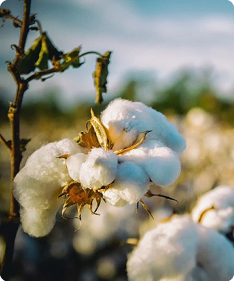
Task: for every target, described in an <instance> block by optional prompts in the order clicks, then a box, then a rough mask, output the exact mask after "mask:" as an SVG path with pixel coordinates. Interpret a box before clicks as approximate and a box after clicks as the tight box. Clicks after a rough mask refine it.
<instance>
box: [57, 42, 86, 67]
mask: <svg viewBox="0 0 234 281" xmlns="http://www.w3.org/2000/svg"><path fill="white" fill-rule="evenodd" d="M80 50H81V47H78V48H75V49H74V50H73V51H71V52H69V53H66V54H64V55H63V57H62V59H63V61H62V62H60V63H59V64H58V66H57V67H58V69H59V71H64V70H65V69H67V68H68V67H69V66H73V67H74V68H78V67H80V66H81V65H82V64H83V63H81V62H80V57H79V54H80Z"/></svg>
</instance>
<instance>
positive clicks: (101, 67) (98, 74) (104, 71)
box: [93, 52, 111, 103]
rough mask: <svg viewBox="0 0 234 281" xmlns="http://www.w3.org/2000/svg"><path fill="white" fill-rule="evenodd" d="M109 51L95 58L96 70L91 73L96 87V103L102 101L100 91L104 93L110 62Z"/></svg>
mask: <svg viewBox="0 0 234 281" xmlns="http://www.w3.org/2000/svg"><path fill="white" fill-rule="evenodd" d="M110 56H111V52H106V53H105V54H104V55H103V56H101V57H99V58H97V62H96V70H95V71H94V73H93V78H94V85H95V88H96V103H101V102H102V101H103V97H102V93H106V91H107V89H106V84H107V76H108V65H109V63H110Z"/></svg>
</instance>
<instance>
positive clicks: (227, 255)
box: [195, 226, 234, 281]
mask: <svg viewBox="0 0 234 281" xmlns="http://www.w3.org/2000/svg"><path fill="white" fill-rule="evenodd" d="M197 231H198V235H199V245H198V251H197V264H198V267H199V268H200V271H203V272H204V273H205V274H206V275H207V277H209V278H208V280H212V281H220V280H228V281H229V280H231V279H232V277H233V276H234V263H233V261H234V248H233V245H232V244H231V242H229V240H228V239H227V238H226V237H225V236H223V235H222V234H220V233H218V232H217V231H214V230H213V229H209V228H206V227H203V226H199V227H197ZM196 280H199V279H198V278H196V279H195V281H196Z"/></svg>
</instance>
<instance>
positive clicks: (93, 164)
mask: <svg viewBox="0 0 234 281" xmlns="http://www.w3.org/2000/svg"><path fill="white" fill-rule="evenodd" d="M116 172H117V156H116V154H114V152H113V151H105V150H104V149H103V148H93V149H92V150H91V151H90V152H89V154H88V155H87V159H86V161H85V162H84V163H83V164H82V165H81V168H80V183H81V185H82V186H83V187H85V188H92V189H99V188H101V187H102V186H106V185H108V184H110V183H111V182H112V181H113V180H114V179H115V176H116Z"/></svg>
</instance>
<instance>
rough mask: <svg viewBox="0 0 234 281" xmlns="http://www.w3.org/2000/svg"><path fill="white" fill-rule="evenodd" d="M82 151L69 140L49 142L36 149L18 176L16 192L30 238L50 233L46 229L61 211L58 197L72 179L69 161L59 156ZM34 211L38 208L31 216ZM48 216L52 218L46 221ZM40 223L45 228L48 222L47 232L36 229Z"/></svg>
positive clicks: (40, 228) (22, 219)
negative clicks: (59, 210) (67, 164)
mask: <svg viewBox="0 0 234 281" xmlns="http://www.w3.org/2000/svg"><path fill="white" fill-rule="evenodd" d="M81 151H82V148H81V147H79V146H78V145H77V144H76V143H75V142H73V141H72V140H69V139H63V140H61V141H58V142H53V143H49V144H47V145H45V146H42V147H41V148H39V149H38V150H36V151H35V152H34V153H33V154H32V155H31V156H30V157H29V158H28V160H27V162H26V164H25V166H24V167H23V168H22V169H21V170H20V172H19V173H18V174H17V175H16V177H15V180H14V190H13V192H14V196H15V198H16V200H17V201H18V202H19V203H20V205H21V207H22V210H23V211H22V214H21V221H22V226H23V229H24V230H25V231H26V232H28V233H29V234H30V235H32V236H36V237H38V236H43V235H46V234H47V233H48V232H47V233H46V229H51V225H52V226H53V224H54V217H55V213H56V211H57V208H58V205H57V200H58V199H57V196H58V195H59V193H60V192H61V190H62V187H63V186H64V185H66V184H67V183H69V182H70V181H71V180H72V179H71V178H70V176H69V174H68V172H67V168H66V165H65V160H64V159H59V158H57V157H58V156H60V155H63V154H74V153H78V152H81ZM61 204H62V201H61ZM31 209H34V212H33V213H34V214H35V215H33V216H31V215H30V214H29V213H28V212H30V210H31ZM50 213H51V215H50ZM42 214H43V215H42ZM44 214H46V215H45V216H44ZM40 215H41V217H40ZM45 217H47V218H50V219H48V220H46V219H45ZM28 218H30V219H29V220H28ZM34 219H35V220H34ZM40 220H41V223H39V224H40V225H41V226H42V225H43V223H44V229H43V227H38V228H37V227H34V224H35V225H36V224H38V221H40ZM42 230H43V231H42Z"/></svg>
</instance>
